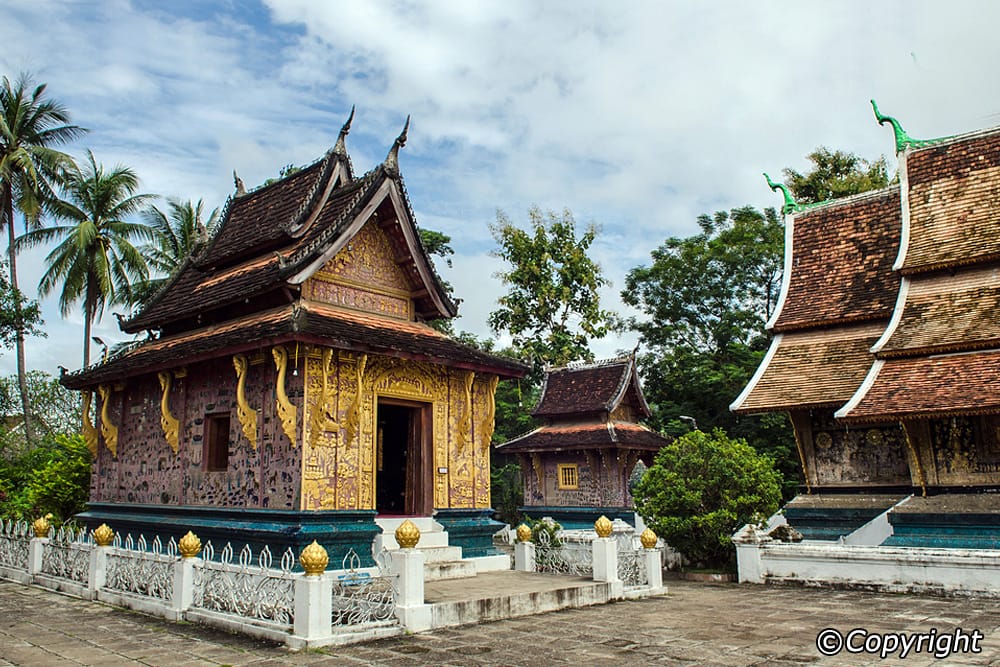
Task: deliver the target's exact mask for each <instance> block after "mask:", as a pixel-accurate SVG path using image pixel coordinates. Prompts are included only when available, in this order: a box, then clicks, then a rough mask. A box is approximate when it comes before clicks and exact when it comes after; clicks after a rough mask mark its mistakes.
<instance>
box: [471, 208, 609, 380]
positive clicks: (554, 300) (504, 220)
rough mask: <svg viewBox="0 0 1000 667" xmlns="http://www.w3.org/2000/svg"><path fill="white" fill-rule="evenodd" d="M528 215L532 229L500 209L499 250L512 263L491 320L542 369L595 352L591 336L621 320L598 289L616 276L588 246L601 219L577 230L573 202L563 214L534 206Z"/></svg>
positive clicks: (495, 228)
mask: <svg viewBox="0 0 1000 667" xmlns="http://www.w3.org/2000/svg"><path fill="white" fill-rule="evenodd" d="M528 219H529V224H530V227H531V228H530V230H528V231H526V230H523V229H521V228H519V227H516V226H515V225H514V224H513V223H512V222H511V221H510V219H509V218H508V217H507V216H506V215H505V214H504V213H503V211H497V222H496V224H495V225H492V226H491V228H490V229H491V231H492V232H493V238H494V239H495V240H496V242H497V246H498V247H497V249H496V251H494V256H496V257H499V258H500V259H502V260H504V261H505V262H507V263H508V264H509V265H510V267H511V268H510V269H508V270H504V271H501V272H499V273H498V277H499V278H500V279H501V280H502V281H503V284H504V286H505V287H506V288H507V293H506V294H505V295H504V296H502V297H500V298H499V299H498V301H497V305H498V308H497V309H496V310H494V311H493V312H492V313H490V316H489V323H490V326H491V327H492V329H493V331H495V332H498V333H499V332H503V331H506V332H507V333H509V334H510V336H511V338H512V339H513V343H514V347H515V348H516V349H517V350H518V352H519V353H520V354H521V355H522V356H523V358H525V359H528V360H530V361H531V362H532V363H533V364H534V365H535V368H536V371H537V370H539V369H540V368H541V367H542V366H543V365H544V364H552V365H556V366H558V365H563V364H566V363H569V362H571V361H577V360H580V359H592V358H593V355H592V354H591V352H590V339H592V338H602V337H604V336H605V335H606V334H607V333H608V332H609V331H610V330H611V329H612V328H613V327H614V326H615V317H614V315H613V314H612V313H611V312H609V311H607V310H604V309H602V308H601V303H600V295H599V293H598V290H599V289H600V288H601V287H603V286H605V285H608V284H609V283H608V281H607V280H606V279H605V278H604V276H603V275H602V273H601V267H600V266H599V265H598V264H597V263H596V262H594V260H592V259H591V258H590V256H589V255H588V254H587V251H588V250H589V249H590V246H591V244H593V242H594V239H595V238H596V237H597V233H598V230H597V227H595V226H594V225H589V226H588V227H587V228H586V230H584V232H583V234H582V235H580V236H577V232H576V222H575V221H574V220H573V215H572V213H570V212H569V210H564V211H563V212H562V214H561V215H557V214H556V213H554V212H552V211H549V212H547V213H543V212H542V211H541V209H539V208H538V207H532V208H530V209H529V210H528Z"/></svg>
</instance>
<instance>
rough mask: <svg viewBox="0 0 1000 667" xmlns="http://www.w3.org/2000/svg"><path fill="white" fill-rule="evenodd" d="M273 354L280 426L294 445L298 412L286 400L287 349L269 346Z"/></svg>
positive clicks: (279, 346)
mask: <svg viewBox="0 0 1000 667" xmlns="http://www.w3.org/2000/svg"><path fill="white" fill-rule="evenodd" d="M271 354H272V355H273V356H274V366H275V367H276V368H277V369H278V379H277V380H276V382H275V392H274V393H275V395H276V396H277V401H278V418H279V419H280V420H281V428H282V430H283V431H284V432H285V435H287V436H288V440H289V442H291V443H292V447H294V446H295V443H296V437H295V431H296V426H297V424H298V413H297V411H296V408H295V406H294V405H293V404H292V402H291V401H290V400H288V393H287V392H286V391H285V374H286V373H287V372H288V350H286V349H285V348H284V347H283V346H281V345H275V346H274V347H272V348H271Z"/></svg>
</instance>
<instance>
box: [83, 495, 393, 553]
mask: <svg viewBox="0 0 1000 667" xmlns="http://www.w3.org/2000/svg"><path fill="white" fill-rule="evenodd" d="M76 520H77V521H79V522H80V523H82V524H84V525H86V526H87V527H88V528H91V529H93V528H96V527H97V526H99V525H101V524H102V523H106V524H108V525H109V526H110V527H111V528H112V529H114V531H115V532H117V533H120V534H122V535H125V534H127V533H131V534H132V536H133V537H134V538H138V536H139V534H140V533H141V534H143V535H145V536H146V540H147V542H151V541H152V538H153V536H154V535H159V536H160V540H161V541H162V542H163V543H164V544H166V542H167V540H169V539H170V538H171V537H173V538H174V540H179V539H180V538H181V536H183V535H184V534H185V533H187V531H189V530H190V531H193V532H194V533H195V534H196V535H197V536H198V537H199V538H200V539H201V541H202V544H204V543H205V542H207V541H209V540H211V542H212V546H213V547H214V548H215V553H216V554H218V553H219V552H221V551H222V549H223V548H224V547H225V545H226V543H227V542H229V543H230V544H232V546H233V550H234V551H235V552H236V553H237V554H239V552H240V549H242V548H243V546H244V545H247V544H248V545H250V548H251V549H253V552H254V556H255V558H256V554H257V553H258V552H259V551H260V550H261V549H262V548H263V547H264V546H265V545H267V546H268V547H269V548H270V550H271V555H272V556H273V558H274V562H275V566H276V565H277V563H279V562H280V560H281V556H282V554H284V553H285V550H286V549H287V548H289V547H291V548H292V550H293V551H294V552H295V555H296V567H298V554H299V553H301V552H302V549H303V548H305V547H306V546H308V545H309V544H311V543H312V541H313V540H316V541H317V542H319V543H320V544H322V545H323V547H324V548H325V549H326V550H327V553H328V554H329V555H330V564H329V566H328V567H329V568H330V569H340V567H341V564H342V562H343V560H344V557H345V556H346V555H347V553H348V551H350V550H351V549H353V550H354V551H355V552H356V553H357V554H358V556H359V557H360V559H361V565H362V567H368V566H371V565H374V561H373V560H372V541H373V540H374V539H375V535H377V534H379V533H381V532H382V529H381V528H379V527H378V526H377V525H376V524H375V512H374V511H347V510H325V511H315V512H301V511H296V510H265V509H243V508H232V507H199V506H173V507H169V506H163V505H140V504H128V503H91V504H90V508H89V509H88V510H87V511H86V512H82V513H80V514H77V515H76Z"/></svg>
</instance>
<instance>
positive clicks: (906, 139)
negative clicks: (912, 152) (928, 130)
mask: <svg viewBox="0 0 1000 667" xmlns="http://www.w3.org/2000/svg"><path fill="white" fill-rule="evenodd" d="M871 102H872V110H873V111H875V120H877V121H878V124H879V125H885V124H886V123H889V124H890V125H892V132H893V134H895V135H896V152H897V153H902V152H903V149H905V148H906V147H907V145H909V144H910V142H911V141H913V140H912V139H910V135H908V134H907V133H906V130H904V129H903V126H902V125H900V124H899V121H898V120H896V119H895V118H893V117H892V116H886V115H885V114H883V113H882V112H881V111H879V110H878V105H877V104H875V100H872V101H871Z"/></svg>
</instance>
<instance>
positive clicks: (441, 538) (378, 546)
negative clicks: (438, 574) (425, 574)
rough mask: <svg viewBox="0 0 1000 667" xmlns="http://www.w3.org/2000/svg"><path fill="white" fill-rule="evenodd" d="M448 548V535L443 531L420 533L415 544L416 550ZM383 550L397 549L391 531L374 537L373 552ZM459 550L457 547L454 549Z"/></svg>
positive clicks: (397, 545)
mask: <svg viewBox="0 0 1000 667" xmlns="http://www.w3.org/2000/svg"><path fill="white" fill-rule="evenodd" d="M446 546H448V533H445V532H443V531H440V530H439V531H435V532H428V533H425V532H423V531H421V532H420V541H419V542H417V548H418V549H427V548H435V549H436V548H440V547H446ZM383 548H385V549H389V550H390V551H392V550H394V549H398V548H399V543H398V542H396V536H395V534H394V533H393V532H392V531H387V532H384V533H382V534H381V535H376V536H375V551H376V552H379V551H381V550H382V549H383ZM456 548H459V547H456Z"/></svg>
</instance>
